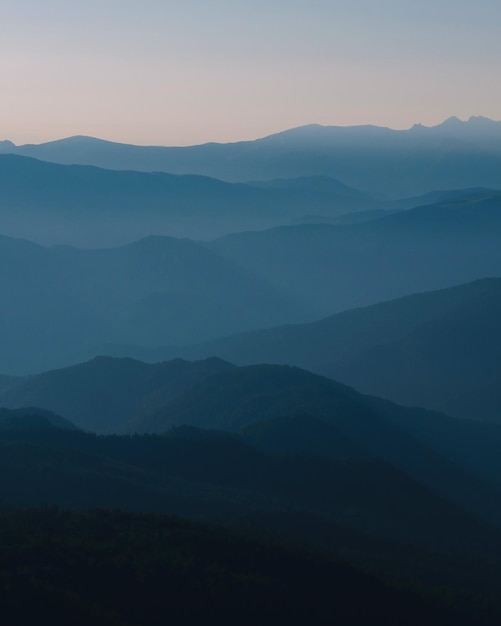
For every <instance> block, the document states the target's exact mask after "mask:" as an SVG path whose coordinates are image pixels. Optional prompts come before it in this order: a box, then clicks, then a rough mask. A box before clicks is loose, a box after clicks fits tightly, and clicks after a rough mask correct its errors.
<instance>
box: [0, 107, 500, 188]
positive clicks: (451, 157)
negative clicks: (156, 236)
mask: <svg viewBox="0 0 501 626" xmlns="http://www.w3.org/2000/svg"><path fill="white" fill-rule="evenodd" d="M500 137H501V122H495V121H493V120H489V119H487V118H483V117H472V118H470V119H469V120H468V121H466V122H462V121H461V120H459V119H457V118H450V119H448V120H446V121H445V122H444V123H443V124H439V125H438V126H434V127H431V128H428V127H425V126H421V125H419V124H418V125H415V126H413V127H412V128H410V129H409V130H404V131H396V130H391V129H388V128H380V127H376V126H353V127H336V126H326V127H324V126H319V125H315V124H314V125H309V126H304V127H300V128H294V129H291V130H286V131H284V132H281V133H277V134H275V135H271V136H269V137H265V138H263V139H258V140H255V141H244V142H238V143H230V144H214V143H210V144H204V145H201V146H192V147H185V148H164V147H142V146H130V145H125V144H118V143H113V142H108V141H103V140H100V139H94V138H91V137H70V138H68V139H62V140H59V141H53V142H49V143H46V144H41V145H26V146H19V147H16V146H14V145H13V144H12V143H10V142H4V143H3V144H2V145H1V146H0V149H1V151H3V152H6V153H15V154H18V155H22V156H30V157H36V158H38V159H42V160H47V161H53V162H56V163H63V164H85V165H98V166H100V167H104V168H110V169H127V170H129V169H130V170H142V171H164V172H170V173H172V174H202V175H204V176H211V177H215V178H219V179H223V180H228V181H239V182H245V181H248V180H270V179H280V178H297V177H303V176H318V175H320V176H332V177H334V178H336V179H338V180H339V181H341V182H342V183H344V184H346V185H349V186H353V187H355V188H356V189H361V190H364V191H379V192H381V193H385V194H386V193H390V194H394V195H397V196H404V195H413V194H422V193H426V192H428V191H431V190H433V189H451V188H460V187H475V186H484V187H501V175H500V171H501V150H500V148H499V145H500Z"/></svg>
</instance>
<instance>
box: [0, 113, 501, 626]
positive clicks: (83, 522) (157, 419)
mask: <svg viewBox="0 0 501 626" xmlns="http://www.w3.org/2000/svg"><path fill="white" fill-rule="evenodd" d="M0 289H1V306H0V470H1V474H0V475H1V482H0V606H1V607H2V612H3V615H4V617H5V620H6V624H23V625H24V624H28V623H32V622H33V621H34V620H37V619H40V615H44V616H46V618H47V621H48V622H49V623H51V624H53V625H54V626H57V625H61V626H62V625H68V624H71V625H75V626H78V625H82V626H83V625H89V624H93V625H102V626H143V625H145V624H148V625H150V624H151V625H155V624H166V623H168V622H171V623H174V624H188V623H199V622H200V621H202V620H209V621H216V622H219V623H222V624H258V623H264V624H268V623H269V624H272V623H277V622H278V623H282V622H283V623H288V622H289V623H298V624H299V623H300V624H307V623H311V624H320V623H332V624H335V623H339V624H343V625H344V624H346V625H354V626H355V625H356V626H358V625H360V626H361V625H362V624H364V625H365V624H368V623H379V622H381V623H383V620H384V622H385V623H388V624H400V623H401V624H409V625H413V624H415V625H416V626H418V625H422V624H427V625H435V624H436V625H437V626H438V625H446V624H454V625H461V624H465V625H466V624H478V625H490V624H492V625H494V624H496V625H497V624H499V623H500V621H501V599H500V594H499V581H500V580H501V122H496V121H493V120H490V119H487V118H483V117H472V118H470V119H469V120H468V121H464V122H463V121H460V120H459V119H457V118H450V119H448V120H446V121H445V122H444V123H442V124H439V125H438V126H433V127H425V126H421V125H415V126H413V127H412V128H410V129H409V130H406V131H394V130H390V129H387V128H380V127H375V126H358V127H334V126H331V127H327V126H325V127H324V126H319V125H310V126H304V127H300V128H294V129H291V130H288V131H284V132H282V133H278V134H276V135H271V136H268V137H265V138H263V139H259V140H254V141H246V142H237V143H227V144H215V143H210V144H203V145H199V146H191V147H185V148H175V147H172V148H171V147H144V146H133V145H127V144H120V143H113V142H107V141H104V140H100V139H94V138H91V137H82V136H78V137H71V138H68V139H64V140H59V141H53V142H49V143H44V144H29V145H19V146H18V145H15V144H14V143H12V142H10V141H7V140H6V141H1V142H0Z"/></svg>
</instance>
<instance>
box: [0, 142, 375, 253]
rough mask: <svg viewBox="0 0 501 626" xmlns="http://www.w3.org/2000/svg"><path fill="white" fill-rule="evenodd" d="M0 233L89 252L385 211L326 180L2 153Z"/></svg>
mask: <svg viewBox="0 0 501 626" xmlns="http://www.w3.org/2000/svg"><path fill="white" fill-rule="evenodd" d="M0 186H1V194H0V209H1V210H0V232H2V233H3V234H10V235H13V236H16V237H23V238H27V239H33V240H35V241H37V242H39V243H49V244H74V245H75V244H76V245H84V246H86V247H96V246H100V247H101V246H106V245H116V244H123V243H128V242H130V241H133V240H135V239H139V238H141V237H145V236H148V235H151V234H164V235H173V236H181V237H186V236H189V237H192V238H202V239H208V238H211V237H216V236H221V235H223V234H227V233H230V232H236V231H242V230H249V229H256V228H269V227H271V226H275V225H279V224H288V223H291V222H292V221H294V220H296V219H303V218H305V216H308V215H324V216H326V217H328V218H329V217H331V218H332V217H335V216H339V215H341V214H344V213H351V212H357V211H360V210H368V209H384V208H385V206H386V205H384V204H383V203H382V202H381V201H379V200H377V199H376V198H374V197H373V196H371V195H368V194H363V193H361V192H358V191H356V190H355V189H351V188H349V187H347V186H346V185H342V184H340V183H339V182H337V181H336V180H334V179H332V178H328V177H310V178H307V179H300V180H299V181H282V182H280V181H278V182H277V183H276V184H269V185H266V186H260V185H244V184H229V183H225V182H222V181H220V180H215V179H214V178H208V177H204V176H194V175H185V176H173V175H171V174H167V173H163V172H135V171H110V170H105V169H100V168H97V167H90V166H81V165H74V166H68V165H57V164H53V163H47V162H43V161H39V160H36V159H32V158H26V157H21V156H17V155H11V154H0Z"/></svg>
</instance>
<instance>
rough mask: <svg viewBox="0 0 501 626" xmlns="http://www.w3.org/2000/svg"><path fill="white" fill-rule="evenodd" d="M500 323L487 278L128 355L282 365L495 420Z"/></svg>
mask: <svg viewBox="0 0 501 626" xmlns="http://www.w3.org/2000/svg"><path fill="white" fill-rule="evenodd" d="M500 317H501V278H490V279H482V280H478V281H475V282H472V283H469V284H466V285H460V286H457V287H451V288H448V289H444V290H439V291H434V292H427V293H422V294H414V295H412V296H407V297H404V298H398V299H395V300H392V301H388V302H383V303H380V304H377V305H373V306H369V307H365V308H358V309H352V310H349V311H345V312H343V313H339V314H336V315H332V316H329V317H327V318H324V319H321V320H319V321H317V322H313V323H309V324H299V325H288V326H280V327H275V328H270V329H266V330H259V331H251V332H248V333H243V334H239V335H233V336H229V337H226V338H223V339H220V340H217V341H211V342H207V343H204V344H199V345H193V346H187V347H184V348H183V347H178V348H165V349H164V350H162V349H160V348H157V349H155V350H151V352H149V351H148V350H144V349H143V350H141V349H137V350H136V352H135V354H137V355H138V356H142V357H143V358H147V357H148V356H149V359H150V360H155V359H158V358H162V357H163V358H172V357H174V356H182V357H185V358H198V359H200V358H206V357H207V356H209V355H211V356H212V355H215V356H218V357H220V358H223V359H227V360H229V361H232V362H235V363H237V364H239V365H246V364H251V363H256V364H257V363H287V364H289V365H296V366H299V367H304V368H306V369H309V370H312V371H314V372H317V373H320V374H323V375H326V376H330V377H332V378H335V379H336V380H340V381H342V382H344V383H346V384H349V385H353V386H354V387H355V388H357V389H359V390H360V391H363V392H364V393H370V394H374V395H378V396H382V397H386V398H390V399H392V400H393V401H396V402H400V403H402V404H410V405H418V406H425V407H429V408H432V409H438V410H442V411H445V412H446V413H448V414H451V415H455V416H458V417H466V418H470V419H482V420H489V421H501V395H500V391H499V390H500V386H499V384H498V383H499V380H501V360H500V352H499V345H500V342H501V336H500V328H499V319H500ZM130 351H131V352H134V350H130Z"/></svg>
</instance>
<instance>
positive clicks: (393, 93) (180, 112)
mask: <svg viewBox="0 0 501 626" xmlns="http://www.w3.org/2000/svg"><path fill="white" fill-rule="evenodd" d="M500 18H501V5H499V4H498V3H494V2H493V1H492V0H479V2H477V3H476V4H475V5H472V4H471V3H469V2H465V1H463V0H461V1H459V2H455V3H454V4H452V3H451V2H449V1H442V2H431V1H430V0H426V1H425V2H422V3H420V4H419V6H418V5H416V4H415V3H413V2H410V1H402V0H399V1H398V2H397V1H396V0H384V1H382V2H379V3H378V4H377V6H375V5H374V3H371V2H369V1H368V0H358V1H357V2H350V3H348V2H345V1H337V2H334V3H333V2H327V1H326V0H316V1H315V2H313V3H310V4H308V6H305V5H304V4H303V3H299V2H290V1H289V2H287V3H285V2H283V1H282V0H274V1H272V2H267V3H266V4H264V3H252V5H249V4H248V3H245V4H244V3H238V2H237V3H235V2H229V1H228V0H216V1H213V2H211V3H202V2H199V1H198V0H189V1H187V2H184V3H182V4H179V3H176V2H170V1H167V2H159V1H158V0H147V1H146V2H145V3H143V4H142V5H141V6H140V7H139V6H138V5H137V4H136V3H132V2H130V1H125V2H122V3H120V10H119V11H117V10H116V5H115V3H114V2H113V1H112V0H101V1H100V2H97V0H89V2H87V3H85V4H83V3H71V4H69V3H65V2H62V1H61V0H48V2H45V3H43V5H40V4H39V3H35V2H34V1H33V0H22V1H20V2H17V3H16V4H15V5H14V4H12V5H10V6H8V7H7V8H4V9H3V10H2V24H3V36H2V42H1V43H0V50H1V51H2V53H3V58H4V63H3V66H2V70H1V74H0V75H1V77H2V85H3V90H2V91H3V96H2V103H1V104H0V114H1V115H0V119H1V120H2V123H1V124H0V137H5V138H8V139H10V140H11V141H13V142H14V143H16V144H25V143H40V142H44V141H49V140H53V139H55V138H58V137H68V136H73V135H88V136H95V137H102V138H105V139H108V140H112V141H118V142H127V143H135V144H139V145H141V144H146V145H194V144H200V143H205V142H209V141H218V142H230V141H239V140H245V139H252V138H256V137H262V136H266V135H269V134H272V133H275V132H278V131H280V130H283V129H285V128H292V127H297V126H302V125H305V124H310V123H318V124H322V125H341V126H350V125H359V124H373V125H378V126H388V127H392V128H406V127H410V126H412V124H414V123H415V122H420V123H422V124H425V125H435V124H438V123H440V122H441V121H443V120H444V119H446V118H447V117H450V116H452V115H456V116H458V117H460V118H463V119H464V118H468V117H469V116H470V115H482V116H486V117H489V118H493V119H496V118H499V117H500V115H499V111H500V110H501V84H500V83H499V81H496V80H495V79H494V77H495V76H497V72H498V67H499V62H500V61H501V50H500V47H499V44H498V28H497V24H498V23H499V19H500Z"/></svg>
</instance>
